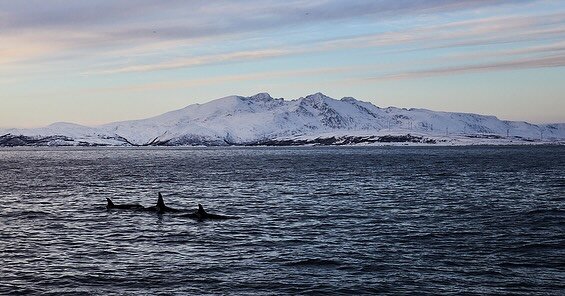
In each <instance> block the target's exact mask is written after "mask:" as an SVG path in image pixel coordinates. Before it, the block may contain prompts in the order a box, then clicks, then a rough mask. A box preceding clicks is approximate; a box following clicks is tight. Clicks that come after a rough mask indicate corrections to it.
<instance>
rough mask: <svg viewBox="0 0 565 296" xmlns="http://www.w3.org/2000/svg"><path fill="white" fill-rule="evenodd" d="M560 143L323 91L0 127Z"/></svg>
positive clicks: (81, 134) (488, 119) (40, 138)
mask: <svg viewBox="0 0 565 296" xmlns="http://www.w3.org/2000/svg"><path fill="white" fill-rule="evenodd" d="M528 143H530V144H532V143H533V144H540V143H556V144H565V123H556V124H538V125H536V124H531V123H527V122H519V121H505V120H500V119H498V118H496V117H495V116H485V115H478V114H471V113H455V112H438V111H431V110H426V109H414V108H411V109H405V108H395V107H388V108H379V107H377V106H375V105H373V104H371V103H368V102H363V101H359V100H356V99H354V98H351V97H346V98H342V99H341V100H336V99H333V98H330V97H328V96H326V95H324V94H322V93H316V94H312V95H309V96H306V97H301V98H299V99H296V100H285V99H282V98H277V99H275V98H272V97H271V96H270V95H269V94H267V93H260V94H257V95H254V96H251V97H242V96H229V97H224V98H221V99H217V100H213V101H211V102H208V103H205V104H193V105H189V106H187V107H185V108H183V109H179V110H175V111H171V112H167V113H164V114H162V115H159V116H155V117H151V118H147V119H142V120H131V121H122V122H115V123H109V124H105V125H101V126H96V127H88V126H83V125H78V124H72V123H54V124H52V125H49V126H47V127H42V128H34V129H0V146H5V147H6V146H8V147H14V146H294V145H390V144H401V145H437V144H444V145H474V144H528Z"/></svg>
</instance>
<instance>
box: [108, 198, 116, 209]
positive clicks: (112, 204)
mask: <svg viewBox="0 0 565 296" xmlns="http://www.w3.org/2000/svg"><path fill="white" fill-rule="evenodd" d="M106 200H107V201H108V205H107V206H106V207H108V208H111V207H113V206H114V203H113V202H112V200H111V199H109V198H107V197H106Z"/></svg>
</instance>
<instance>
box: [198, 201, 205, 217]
mask: <svg viewBox="0 0 565 296" xmlns="http://www.w3.org/2000/svg"><path fill="white" fill-rule="evenodd" d="M198 213H199V214H201V215H202V214H206V211H204V207H203V206H202V205H201V204H198Z"/></svg>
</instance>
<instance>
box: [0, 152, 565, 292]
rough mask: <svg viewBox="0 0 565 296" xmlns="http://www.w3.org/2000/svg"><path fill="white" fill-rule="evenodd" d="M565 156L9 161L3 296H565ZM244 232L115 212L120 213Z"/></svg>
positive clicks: (124, 155)
mask: <svg viewBox="0 0 565 296" xmlns="http://www.w3.org/2000/svg"><path fill="white" fill-rule="evenodd" d="M564 172H565V147H562V146H561V147H559V146H535V147H419V148H418V147H416V148H411V147H371V148H369V147H367V148H360V147H352V148H346V147H324V148H322V147H308V148H178V149H170V148H165V149H163V148H158V149H157V148H154V149H152V148H96V149H92V148H90V149H87V148H84V149H80V148H49V149H40V148H36V149H1V150H0V196H1V197H2V200H1V203H2V205H1V213H0V252H1V254H2V263H1V264H0V294H19V293H35V294H52V295H61V294H65V293H69V294H73V295H74V294H77V293H89V294H99V295H108V294H131V295H137V294H140V293H146V294H159V293H163V294H188V293H194V294H260V295H283V294H288V295H294V294H333V295H335V294H347V295H350V294H391V295H398V294H404V293H418V294H427V293H429V294H449V293H461V292H466V293H470V294H496V293H501V294H507V293H512V294H522V295H536V294H539V295H547V294H564V293H565V268H564V266H565V247H564V246H565V237H564V233H565V173H564ZM157 192H162V193H163V195H164V197H165V202H166V203H167V204H168V205H169V206H171V207H175V208H185V209H196V205H197V203H202V204H203V205H204V206H205V207H206V208H207V210H208V211H209V212H212V213H223V214H227V215H236V216H240V217H242V218H241V219H238V220H228V221H205V222H198V221H194V220H190V219H186V218H183V217H180V216H179V215H175V214H163V215H157V214H154V213H145V212H131V211H118V210H113V211H107V210H106V208H105V205H106V201H105V198H106V197H109V198H111V199H112V200H113V201H114V202H115V203H141V204H143V205H145V206H151V205H154V204H155V202H156V197H157Z"/></svg>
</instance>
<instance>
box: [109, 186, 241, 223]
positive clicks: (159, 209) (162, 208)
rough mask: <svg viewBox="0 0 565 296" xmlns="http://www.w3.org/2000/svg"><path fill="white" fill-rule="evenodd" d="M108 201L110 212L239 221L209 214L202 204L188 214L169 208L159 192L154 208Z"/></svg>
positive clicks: (231, 217)
mask: <svg viewBox="0 0 565 296" xmlns="http://www.w3.org/2000/svg"><path fill="white" fill-rule="evenodd" d="M106 200H107V201H108V205H106V208H107V209H108V210H110V209H124V210H134V211H144V212H156V213H158V214H163V213H182V212H185V214H182V215H181V216H180V217H187V218H191V219H195V220H198V221H203V220H228V219H239V217H236V216H225V215H218V214H209V213H208V212H206V210H204V207H203V206H202V205H201V204H198V210H196V211H193V212H191V213H186V212H187V210H180V209H175V208H171V207H168V206H167V205H165V201H164V200H163V195H161V192H159V197H158V198H157V204H156V205H155V206H152V207H144V206H142V205H140V204H122V205H116V204H114V203H113V202H112V200H111V199H109V198H106Z"/></svg>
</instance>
